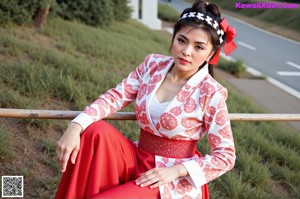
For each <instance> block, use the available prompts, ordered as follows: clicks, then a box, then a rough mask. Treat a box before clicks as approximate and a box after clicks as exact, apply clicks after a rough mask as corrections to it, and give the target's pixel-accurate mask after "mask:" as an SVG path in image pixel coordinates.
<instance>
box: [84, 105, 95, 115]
mask: <svg viewBox="0 0 300 199" xmlns="http://www.w3.org/2000/svg"><path fill="white" fill-rule="evenodd" d="M84 113H86V114H88V115H90V116H93V117H96V116H97V110H96V109H94V108H93V107H90V106H87V107H86V108H85V110H84Z"/></svg>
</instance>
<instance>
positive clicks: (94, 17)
mask: <svg viewBox="0 0 300 199" xmlns="http://www.w3.org/2000/svg"><path fill="white" fill-rule="evenodd" d="M57 4H58V10H57V14H58V15H59V16H61V17H62V18H64V19H67V20H71V21H73V20H77V21H80V22H83V23H85V24H87V25H91V26H103V25H109V24H110V23H111V22H112V21H113V12H114V10H113V6H114V4H113V2H112V1H107V0H88V1H86V0H77V1H73V0H57Z"/></svg>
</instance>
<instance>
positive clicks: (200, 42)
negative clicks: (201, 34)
mask: <svg viewBox="0 0 300 199" xmlns="http://www.w3.org/2000/svg"><path fill="white" fill-rule="evenodd" d="M179 36H181V37H183V38H184V39H185V40H188V41H189V39H188V38H187V37H186V36H184V35H183V34H179ZM195 43H197V44H204V45H207V43H205V42H203V41H196V42H195Z"/></svg>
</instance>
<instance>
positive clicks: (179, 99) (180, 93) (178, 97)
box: [176, 90, 190, 102]
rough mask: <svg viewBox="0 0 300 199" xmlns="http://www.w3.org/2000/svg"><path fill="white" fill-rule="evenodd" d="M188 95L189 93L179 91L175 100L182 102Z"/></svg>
mask: <svg viewBox="0 0 300 199" xmlns="http://www.w3.org/2000/svg"><path fill="white" fill-rule="evenodd" d="M189 94H190V92H188V91H185V90H181V91H179V93H178V94H177V96H176V99H177V100H178V101H179V102H183V101H184V99H185V98H187V96H188V95H189Z"/></svg>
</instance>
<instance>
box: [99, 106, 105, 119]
mask: <svg viewBox="0 0 300 199" xmlns="http://www.w3.org/2000/svg"><path fill="white" fill-rule="evenodd" d="M98 109H99V112H100V113H99V114H100V117H105V116H106V111H105V110H104V108H102V107H101V106H98Z"/></svg>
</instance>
